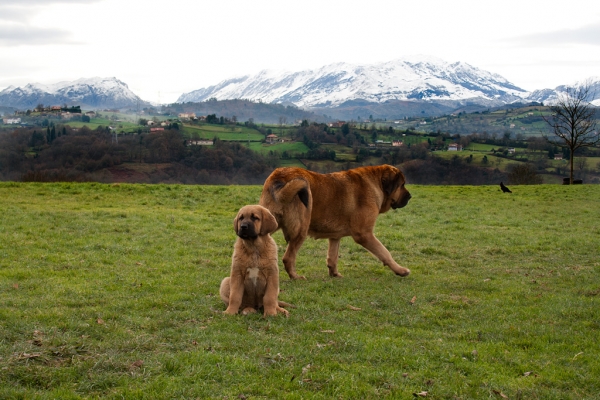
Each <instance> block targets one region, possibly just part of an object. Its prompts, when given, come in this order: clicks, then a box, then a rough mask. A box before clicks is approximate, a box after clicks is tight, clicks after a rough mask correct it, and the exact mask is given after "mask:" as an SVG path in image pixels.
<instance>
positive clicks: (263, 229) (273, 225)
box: [259, 206, 277, 235]
mask: <svg viewBox="0 0 600 400" xmlns="http://www.w3.org/2000/svg"><path fill="white" fill-rule="evenodd" d="M259 207H260V208H261V209H262V221H261V223H260V234H261V235H267V234H269V233H273V232H275V231H276V230H277V220H276V219H275V217H274V216H273V214H271V212H270V211H269V210H268V209H266V208H265V207H262V206H259Z"/></svg>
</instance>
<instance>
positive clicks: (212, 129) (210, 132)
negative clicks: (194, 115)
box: [183, 124, 265, 142]
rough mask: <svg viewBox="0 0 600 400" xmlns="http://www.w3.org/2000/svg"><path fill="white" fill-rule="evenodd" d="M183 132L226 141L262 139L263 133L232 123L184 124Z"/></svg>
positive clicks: (254, 140)
mask: <svg viewBox="0 0 600 400" xmlns="http://www.w3.org/2000/svg"><path fill="white" fill-rule="evenodd" d="M183 132H184V134H186V135H188V136H192V135H194V134H197V135H198V137H200V138H204V139H213V138H215V137H217V138H219V139H221V140H228V141H247V140H250V141H253V142H256V141H262V140H264V139H265V135H263V134H262V133H260V132H258V131H257V130H255V129H250V128H247V127H243V126H232V125H211V124H206V125H184V127H183Z"/></svg>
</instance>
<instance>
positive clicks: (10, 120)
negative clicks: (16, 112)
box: [2, 118, 21, 125]
mask: <svg viewBox="0 0 600 400" xmlns="http://www.w3.org/2000/svg"><path fill="white" fill-rule="evenodd" d="M2 122H4V123H5V124H6V125H13V124H20V123H21V118H3V119H2Z"/></svg>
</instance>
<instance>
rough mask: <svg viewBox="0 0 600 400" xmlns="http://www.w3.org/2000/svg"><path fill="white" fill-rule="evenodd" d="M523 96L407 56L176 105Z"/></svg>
mask: <svg viewBox="0 0 600 400" xmlns="http://www.w3.org/2000/svg"><path fill="white" fill-rule="evenodd" d="M526 95H527V92H526V91H525V90H523V89H521V88H519V87H517V86H515V85H513V84H512V83H510V82H509V81H507V80H506V79H505V78H503V77H502V76H500V75H498V74H493V73H490V72H487V71H483V70H480V69H478V68H475V67H473V66H471V65H469V64H466V63H462V62H456V63H447V62H445V61H443V60H441V59H438V58H434V57H428V56H412V57H405V58H402V59H398V60H394V61H389V62H384V63H378V64H371V65H354V64H348V63H336V64H331V65H326V66H324V67H321V68H319V69H317V70H306V71H300V72H275V71H269V70H265V71H262V72H260V73H258V74H257V75H254V76H243V77H238V78H233V79H228V80H225V81H222V82H220V83H219V84H217V85H214V86H210V87H207V88H202V89H199V90H195V91H192V92H189V93H185V94H182V95H181V96H180V97H179V99H178V100H177V102H179V103H185V102H201V101H204V100H207V99H209V98H216V99H218V100H224V99H235V98H237V99H250V100H255V101H257V100H261V101H263V102H267V103H288V102H289V103H293V104H295V105H297V106H299V107H335V106H338V105H340V104H343V103H344V102H346V101H349V100H358V99H360V100H366V101H369V102H373V103H383V102H385V101H388V100H414V101H418V100H422V101H446V100H452V101H457V100H458V101H463V100H473V99H481V100H484V101H486V102H487V103H488V104H490V103H492V104H494V103H497V104H504V103H510V102H514V101H518V100H521V99H523V98H524V97H525V96H526Z"/></svg>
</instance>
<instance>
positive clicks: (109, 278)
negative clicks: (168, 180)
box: [0, 183, 600, 399]
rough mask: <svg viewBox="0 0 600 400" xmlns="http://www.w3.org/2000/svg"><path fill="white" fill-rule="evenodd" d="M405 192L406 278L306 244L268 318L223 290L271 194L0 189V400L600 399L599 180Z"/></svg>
mask: <svg viewBox="0 0 600 400" xmlns="http://www.w3.org/2000/svg"><path fill="white" fill-rule="evenodd" d="M409 189H410V190H411V193H412V194H413V199H412V200H411V202H410V203H409V205H408V206H407V207H406V208H403V209H400V210H396V211H392V212H388V213H386V214H382V215H380V217H379V220H378V223H377V226H376V229H375V231H376V234H377V236H378V237H379V238H380V240H381V241H382V242H383V243H384V244H385V245H386V246H387V247H388V249H389V250H390V251H391V253H392V254H393V255H394V257H395V259H396V260H397V261H398V262H399V263H400V264H402V265H404V266H406V267H408V268H410V269H411V270H412V274H411V275H410V276H409V277H406V278H399V277H396V276H393V275H392V273H391V272H390V271H389V270H388V269H387V268H385V267H384V266H382V265H381V263H380V262H379V261H377V260H376V259H375V258H374V257H372V256H371V255H370V254H368V253H367V252H366V251H365V250H364V249H362V248H360V247H359V246H357V245H356V244H354V243H353V242H352V241H351V240H349V239H348V238H346V239H344V240H343V241H342V246H341V259H340V265H339V269H340V272H341V273H342V274H343V275H344V278H342V279H331V278H329V277H328V276H327V268H326V266H325V256H326V246H327V243H326V242H325V241H322V240H319V241H315V240H307V241H306V243H305V245H304V247H303V248H302V249H301V252H300V256H299V258H298V268H297V269H298V272H299V273H300V274H303V275H306V276H307V278H308V279H307V280H306V281H294V282H292V281H290V280H289V279H288V278H287V275H286V274H285V272H283V271H282V274H281V288H282V293H281V295H280V298H281V299H282V300H285V301H288V302H291V303H294V304H296V305H297V308H295V309H292V310H291V316H290V317H289V318H287V319H286V318H283V317H276V318H270V319H263V318H262V317H261V316H259V315H253V316H241V315H239V316H235V317H226V316H224V315H223V314H222V311H223V310H224V309H225V307H224V305H223V304H222V303H221V300H220V299H219V297H218V288H219V283H220V281H221V279H222V278H223V277H225V276H227V275H228V273H229V265H230V260H231V252H232V246H233V242H234V240H235V236H234V232H233V229H232V221H233V218H234V216H235V213H236V212H237V210H238V209H239V208H240V207H241V206H242V205H245V204H252V203H256V202H257V200H258V197H259V195H260V190H261V188H260V187H258V186H229V187H225V186H220V187H216V186H182V185H102V184H94V183H86V184H72V183H69V184H67V183H64V184H25V183H0V209H1V210H2V213H1V214H0V321H2V323H1V324H0V398H37V399H53V398H61V399H63V398H72V399H75V398H219V399H222V398H225V397H227V398H230V399H235V398H242V395H243V396H244V397H245V398H292V399H300V398H344V399H357V398H386V397H387V398H402V399H411V398H413V395H412V393H415V392H421V391H427V392H428V396H427V398H432V399H448V398H450V399H451V398H461V399H481V398H502V397H501V394H502V395H505V396H508V398H511V399H513V398H523V399H530V398H543V399H583V398H586V399H591V398H598V393H600V381H599V380H598V376H600V359H599V358H598V354H600V344H599V342H598V337H600V261H598V254H600V186H590V185H576V186H561V185H541V186H512V187H511V189H512V190H513V193H512V195H505V194H502V193H501V192H500V191H499V190H498V188H497V187H495V186H494V187H490V186H477V187H471V186H447V187H433V186H414V185H413V186H411V187H410V188H409ZM274 238H275V240H276V241H277V243H278V244H279V245H280V252H279V255H280V257H281V256H282V251H283V248H284V244H285V243H284V240H283V237H282V235H281V233H280V232H278V233H276V234H275V235H274ZM412 299H414V301H412V304H411V300H412Z"/></svg>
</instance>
